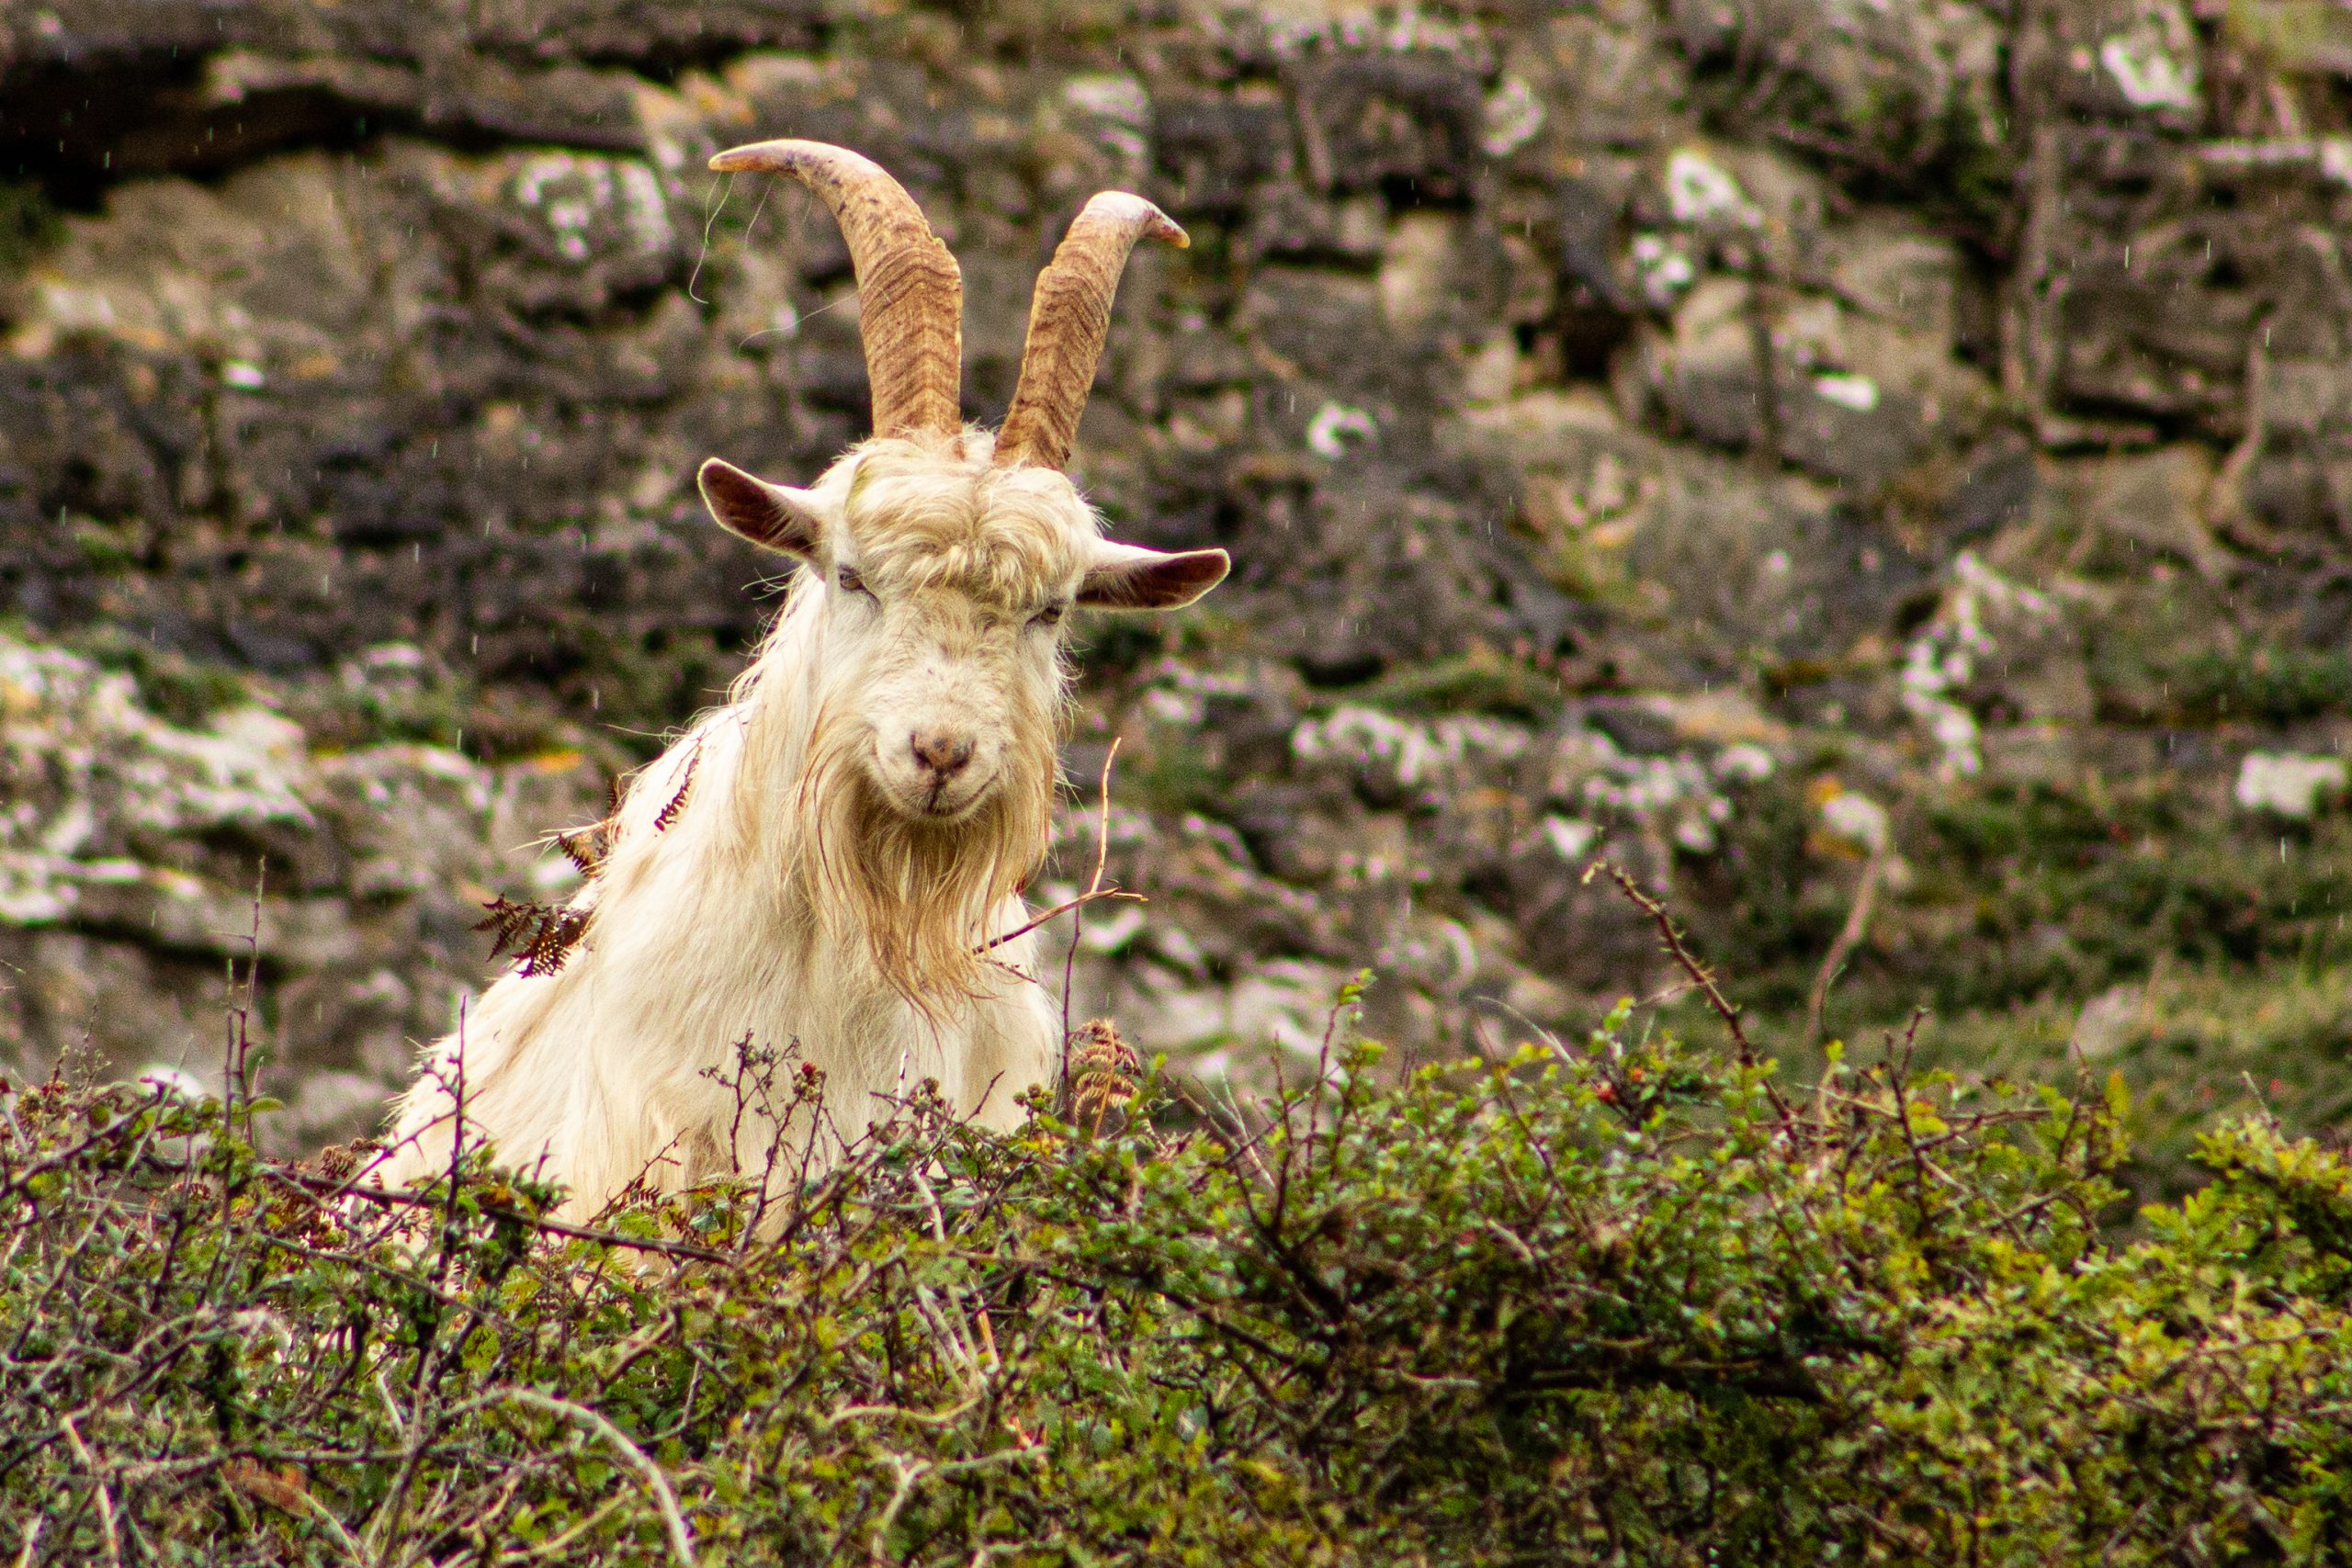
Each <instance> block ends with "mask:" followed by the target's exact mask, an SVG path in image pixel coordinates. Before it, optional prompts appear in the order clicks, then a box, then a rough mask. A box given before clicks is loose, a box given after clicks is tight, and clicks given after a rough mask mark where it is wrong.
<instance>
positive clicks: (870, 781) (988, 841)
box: [796, 726, 1055, 1021]
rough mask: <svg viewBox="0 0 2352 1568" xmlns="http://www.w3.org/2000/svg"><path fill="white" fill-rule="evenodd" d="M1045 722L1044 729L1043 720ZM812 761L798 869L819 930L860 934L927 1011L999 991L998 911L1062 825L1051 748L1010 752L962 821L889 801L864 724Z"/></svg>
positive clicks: (846, 729)
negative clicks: (873, 769) (918, 814)
mask: <svg viewBox="0 0 2352 1568" xmlns="http://www.w3.org/2000/svg"><path fill="white" fill-rule="evenodd" d="M1038 728H1042V727H1038ZM822 730H823V731H825V732H830V733H831V736H832V739H831V741H830V743H821V744H820V747H819V749H818V750H817V751H816V752H815V754H814V755H812V756H811V758H810V760H809V769H808V772H807V773H805V774H804V775H803V779H802V784H801V804H802V806H803V807H804V809H807V808H813V810H814V816H813V819H812V826H813V828H814V831H813V832H812V833H810V834H809V836H808V838H807V839H806V840H804V841H803V846H802V852H801V854H800V855H799V856H798V864H797V868H796V870H797V874H798V875H799V876H800V877H801V878H802V879H803V882H804V889H803V890H804V893H805V894H806V896H807V898H808V904H809V908H811V909H813V910H815V911H816V914H817V924H818V926H819V928H820V931H821V932H822V934H823V935H824V936H826V937H828V938H830V939H831V940H833V941H834V942H841V943H843V944H854V943H856V942H864V943H865V946H866V949H867V952H868V954H869V956H870V957H871V959H872V961H873V964H874V967H875V969H876V972H877V973H878V974H879V975H880V976H881V977H882V979H883V980H884V981H885V982H886V983H887V984H888V986H889V987H891V988H892V989H894V990H896V991H897V992H899V995H901V996H903V997H904V998H906V999H907V1000H908V1001H909V1002H910V1003H911V1004H913V1006H914V1007H915V1008H916V1009H917V1010H919V1011H920V1012H922V1014H923V1015H924V1016H925V1017H926V1018H929V1019H932V1020H933V1021H938V1020H939V1019H941V1018H942V1016H943V1015H944V1014H945V1013H948V1012H951V1011H953V1010H955V1008H956V1004H957V1003H959V1002H961V1001H964V1000H967V999H974V998H981V997H985V996H988V995H991V994H993V993H994V992H995V991H996V990H997V989H998V985H997V984H995V983H993V977H992V976H991V974H990V966H989V962H988V954H987V953H986V952H985V951H984V948H983V944H984V943H986V942H988V941H989V939H990V938H991V937H993V936H994V935H996V934H997V933H996V932H994V931H991V930H990V929H989V920H990V917H991V916H992V915H993V914H994V913H995V911H996V910H997V909H998V908H1000V907H1001V905H1002V904H1003V903H1004V901H1005V900H1006V899H1007V898H1009V897H1012V896H1013V895H1014V894H1017V893H1019V892H1020V891H1021V889H1022V887H1023V886H1024V885H1025V884H1026V883H1027V881H1028V878H1029V874H1030V873H1031V872H1032V871H1033V870H1034V869H1035V867H1036V865H1037V863H1039V862H1040V861H1042V860H1043V859H1044V858H1045V854H1046V849H1047V848H1048V846H1049V844H1050V842H1051V838H1052V832H1053V806H1054V779H1055V758H1054V748H1053V745H1052V743H1051V741H1050V740H1046V741H1045V742H1043V743H1041V744H1030V745H1026V746H1023V745H1019V744H1016V745H1015V746H1014V747H1013V748H1012V749H1011V750H1009V751H1008V753H1007V755H1006V757H1005V759H1004V771H1003V773H1002V776H1001V779H1000V780H999V782H998V784H996V787H995V788H993V789H991V790H990V791H989V793H988V795H987V796H986V797H985V798H984V799H983V800H982V801H981V802H980V803H979V805H978V807H975V808H974V809H973V810H972V811H971V812H970V813H968V814H967V815H966V816H964V817H962V818H958V819H956V821H954V822H948V823H936V822H924V821H921V820H919V819H916V818H910V817H909V816H907V815H906V814H905V813H904V812H902V811H900V810H899V809H898V808H897V807H894V806H892V805H891V804H890V802H889V801H888V798H887V797H886V796H885V795H884V794H883V791H882V786H881V785H880V784H878V783H877V782H876V780H875V778H874V776H873V774H872V773H870V772H869V771H868V769H867V766H866V762H865V751H866V750H867V746H866V742H865V737H864V736H863V735H862V734H860V733H858V727H855V726H825V727H822Z"/></svg>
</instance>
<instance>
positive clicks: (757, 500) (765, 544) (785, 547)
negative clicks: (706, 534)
mask: <svg viewBox="0 0 2352 1568" xmlns="http://www.w3.org/2000/svg"><path fill="white" fill-rule="evenodd" d="M695 482H696V483H697V484H699V485H701V487H702V499H703V504H704V505H706V506H707V507H709V508H710V514H711V515H712V516H713V517H715V518H717V519H718V525H719V526H720V527H722V528H724V529H726V530H727V531H728V532H729V533H730V534H732V535H734V536H736V537H738V538H742V539H749V540H751V541H752V543H753V544H755V545H757V546H759V547H760V548H762V549H763V550H775V551H777V552H778V553H780V554H783V555H787V556H797V557H799V558H801V559H802V560H813V559H814V558H816V555H817V547H818V545H819V543H820V541H822V540H823V538H824V536H825V527H824V523H823V521H822V519H821V518H820V516H819V515H818V513H817V509H816V508H815V507H814V506H813V505H811V504H810V499H809V492H808V491H801V490H792V489H789V488H787V487H786V486H784V485H772V484H770V483H768V481H767V480H765V479H759V478H756V477H754V476H752V475H751V474H747V473H745V472H744V471H743V470H742V469H741V468H737V467H736V466H735V465H734V464H732V463H722V462H720V461H719V460H718V458H716V457H713V458H712V459H711V460H710V461H708V462H707V463H705V464H704V465H703V466H702V472H701V473H699V474H697V475H695Z"/></svg>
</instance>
